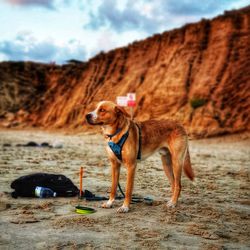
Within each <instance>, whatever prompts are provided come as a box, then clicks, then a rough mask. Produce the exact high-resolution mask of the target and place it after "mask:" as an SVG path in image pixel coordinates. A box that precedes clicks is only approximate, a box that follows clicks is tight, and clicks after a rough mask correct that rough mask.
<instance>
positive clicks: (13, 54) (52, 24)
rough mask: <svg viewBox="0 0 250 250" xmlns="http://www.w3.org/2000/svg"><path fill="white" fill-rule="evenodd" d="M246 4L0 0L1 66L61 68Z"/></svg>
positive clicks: (230, 0)
mask: <svg viewBox="0 0 250 250" xmlns="http://www.w3.org/2000/svg"><path fill="white" fill-rule="evenodd" d="M248 4H249V0H0V13H1V14H0V34H1V35H0V61H37V62H45V63H50V62H56V63H58V64H64V63H66V62H67V61H68V60H71V59H76V60H81V61H87V60H88V59H90V58H91V57H93V56H95V55H96V54H98V53H100V52H101V51H104V52H106V51H109V50H111V49H114V48H118V47H122V46H126V45H128V44H129V43H132V42H133V41H136V40H137V41H138V40H142V39H145V38H147V37H149V36H152V35H153V34H156V33H162V32H164V31H166V30H171V29H173V28H178V27H181V26H183V25H184V24H186V23H193V22H197V21H199V20H200V19H201V18H212V17H214V16H217V15H219V14H223V12H224V11H225V10H231V9H238V8H241V7H245V6H247V5H248Z"/></svg>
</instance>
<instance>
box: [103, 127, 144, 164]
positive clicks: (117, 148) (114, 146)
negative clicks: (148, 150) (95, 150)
mask: <svg viewBox="0 0 250 250" xmlns="http://www.w3.org/2000/svg"><path fill="white" fill-rule="evenodd" d="M136 126H137V128H138V130H139V150H138V154H137V159H138V160H140V159H141V128H140V127H139V126H138V125H137V124H136ZM120 131H121V128H118V129H117V130H116V132H115V133H114V134H112V135H107V136H108V137H109V139H110V140H111V139H112V137H114V136H115V135H117V134H118V133H119V132H120ZM128 135H129V130H128V131H127V132H126V133H125V134H124V135H123V136H122V137H121V139H120V140H119V141H118V142H117V143H115V142H112V141H109V142H108V145H109V147H110V149H111V150H112V151H113V153H114V154H115V156H116V157H117V158H118V159H119V160H120V161H122V147H123V145H124V143H125V142H126V140H127V138H128Z"/></svg>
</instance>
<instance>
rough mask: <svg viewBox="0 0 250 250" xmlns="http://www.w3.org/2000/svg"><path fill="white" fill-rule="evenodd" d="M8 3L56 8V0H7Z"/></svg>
mask: <svg viewBox="0 0 250 250" xmlns="http://www.w3.org/2000/svg"><path fill="white" fill-rule="evenodd" d="M5 1H6V2H7V3H10V4H12V5H19V6H24V7H25V6H40V7H44V8H48V9H54V5H53V3H54V0H5Z"/></svg>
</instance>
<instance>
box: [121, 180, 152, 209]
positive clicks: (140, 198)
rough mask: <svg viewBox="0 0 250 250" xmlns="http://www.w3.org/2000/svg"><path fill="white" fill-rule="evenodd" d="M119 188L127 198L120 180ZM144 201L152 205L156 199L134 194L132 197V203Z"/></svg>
mask: <svg viewBox="0 0 250 250" xmlns="http://www.w3.org/2000/svg"><path fill="white" fill-rule="evenodd" d="M118 188H119V191H120V192H121V194H122V196H123V198H125V194H124V192H123V190H122V188H121V185H120V183H119V182H118ZM143 201H144V202H145V203H146V204H148V205H152V204H153V201H154V200H153V199H152V198H149V197H137V196H132V199H131V203H140V202H143Z"/></svg>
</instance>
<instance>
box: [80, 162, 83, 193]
mask: <svg viewBox="0 0 250 250" xmlns="http://www.w3.org/2000/svg"><path fill="white" fill-rule="evenodd" d="M79 177H80V198H81V197H82V177H83V167H80V174H79Z"/></svg>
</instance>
